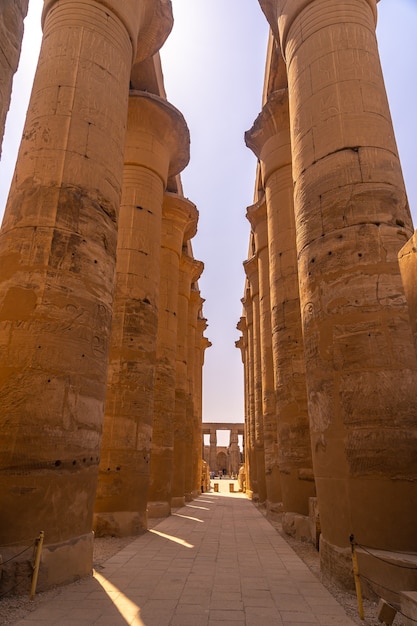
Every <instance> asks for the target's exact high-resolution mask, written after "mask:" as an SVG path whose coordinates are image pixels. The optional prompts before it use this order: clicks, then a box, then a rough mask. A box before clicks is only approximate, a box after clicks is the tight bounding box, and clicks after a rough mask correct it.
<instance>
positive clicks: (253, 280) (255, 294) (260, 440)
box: [243, 254, 267, 503]
mask: <svg viewBox="0 0 417 626" xmlns="http://www.w3.org/2000/svg"><path fill="white" fill-rule="evenodd" d="M243 266H244V269H245V272H246V276H247V278H248V281H249V286H250V292H251V304H252V315H253V323H252V350H253V421H254V427H255V432H254V435H255V439H254V445H255V460H256V461H255V462H256V478H257V487H258V491H257V492H256V493H254V494H253V498H254V500H257V501H259V502H261V503H264V502H265V501H266V499H267V494H266V477H265V449H264V428H263V415H262V371H261V332H260V315H259V274H258V259H257V256H256V254H254V256H252V257H251V258H250V259H248V260H247V261H245V262H244V264H243Z"/></svg>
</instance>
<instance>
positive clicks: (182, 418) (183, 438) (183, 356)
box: [171, 253, 203, 507]
mask: <svg viewBox="0 0 417 626" xmlns="http://www.w3.org/2000/svg"><path fill="white" fill-rule="evenodd" d="M202 269H203V266H202V263H201V262H200V261H196V260H194V259H193V258H192V257H190V256H188V254H186V253H183V254H182V257H181V261H180V279H179V292H178V336H177V366H176V385H175V426H174V476H173V485H172V500H171V506H173V507H178V506H182V505H183V504H184V503H185V480H186V478H185V474H186V469H188V464H187V462H186V457H187V454H188V451H189V450H190V449H191V446H192V433H191V429H190V428H189V427H188V424H187V395H188V394H187V392H188V374H187V358H188V352H187V334H188V310H189V300H190V291H191V284H192V283H193V282H194V281H196V280H197V279H198V276H199V275H200V273H201V272H202Z"/></svg>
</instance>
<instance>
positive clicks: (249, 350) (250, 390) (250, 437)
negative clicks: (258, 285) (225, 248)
mask: <svg viewBox="0 0 417 626" xmlns="http://www.w3.org/2000/svg"><path fill="white" fill-rule="evenodd" d="M242 304H243V307H244V311H245V318H246V319H245V337H246V346H247V347H246V355H247V356H246V364H247V377H246V378H247V380H246V389H247V414H246V421H245V429H246V441H247V446H246V456H245V463H246V481H247V494H248V497H250V498H252V497H253V494H254V493H255V494H256V493H257V492H258V477H257V466H256V453H255V401H254V397H255V396H254V361H253V311H252V297H251V294H250V288H249V286H248V285H247V286H246V290H245V297H244V298H243V299H242ZM241 321H242V320H241Z"/></svg>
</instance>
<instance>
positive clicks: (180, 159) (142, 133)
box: [125, 91, 190, 186]
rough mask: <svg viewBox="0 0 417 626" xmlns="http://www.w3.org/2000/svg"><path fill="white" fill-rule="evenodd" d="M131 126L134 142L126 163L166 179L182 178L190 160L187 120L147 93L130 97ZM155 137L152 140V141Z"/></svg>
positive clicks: (171, 107) (129, 118)
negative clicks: (149, 170)
mask: <svg viewBox="0 0 417 626" xmlns="http://www.w3.org/2000/svg"><path fill="white" fill-rule="evenodd" d="M128 126H129V128H130V132H131V133H132V137H134V135H135V133H136V134H137V136H138V137H137V140H136V141H135V140H132V141H130V143H129V146H128V147H127V149H126V152H125V163H126V164H127V165H129V164H130V163H134V164H135V165H143V166H144V167H146V168H147V169H152V170H154V171H155V172H156V173H157V174H158V175H160V176H161V177H162V178H163V182H164V186H166V182H167V179H168V178H169V177H170V176H175V175H176V174H179V173H180V172H181V171H182V170H183V169H184V168H185V166H186V165H187V164H188V161H189V159H190V133H189V130H188V126H187V124H186V122H185V119H184V117H183V115H182V113H181V112H180V111H178V109H176V108H175V107H174V106H173V105H172V104H170V103H169V102H167V101H166V100H164V99H163V98H160V97H159V96H156V95H154V94H151V93H148V92H145V91H131V92H130V95H129V111H128ZM151 137H152V140H150V138H151Z"/></svg>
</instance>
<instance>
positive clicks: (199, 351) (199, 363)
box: [194, 298, 211, 490]
mask: <svg viewBox="0 0 417 626" xmlns="http://www.w3.org/2000/svg"><path fill="white" fill-rule="evenodd" d="M203 302H204V300H203V299H202V298H201V303H203ZM206 328H207V320H206V319H205V318H204V317H200V316H199V318H198V320H197V333H196V344H195V350H196V357H195V390H194V393H195V402H196V423H197V425H198V429H197V427H196V431H195V433H196V436H198V437H199V439H198V440H197V441H196V442H195V444H194V447H195V454H196V455H197V454H198V461H197V462H198V469H197V476H198V482H196V489H198V490H200V488H201V483H200V477H201V475H202V471H203V458H204V440H203V433H202V431H203V366H204V356H205V351H206V350H207V348H209V347H210V346H211V343H210V341H209V340H208V339H207V337H204V331H205V330H206ZM201 442H202V443H203V446H201Z"/></svg>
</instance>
